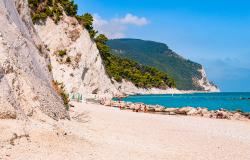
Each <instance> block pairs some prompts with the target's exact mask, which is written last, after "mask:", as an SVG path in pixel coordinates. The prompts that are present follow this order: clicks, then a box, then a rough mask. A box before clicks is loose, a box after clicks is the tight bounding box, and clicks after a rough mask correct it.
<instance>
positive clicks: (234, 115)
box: [100, 99, 250, 121]
mask: <svg viewBox="0 0 250 160" xmlns="http://www.w3.org/2000/svg"><path fill="white" fill-rule="evenodd" d="M100 104H101V105H103V106H108V107H113V108H119V109H120V110H132V111H133V112H144V113H154V114H162V115H182V116H198V117H205V118H212V119H227V120H240V121H250V113H249V112H242V111H229V110H226V109H219V110H208V108H205V107H190V106H186V107H175V108H172V107H165V106H160V105H147V104H144V103H132V102H124V101H121V99H120V100H119V99H118V100H117V101H116V100H104V99H103V100H101V101H100Z"/></svg>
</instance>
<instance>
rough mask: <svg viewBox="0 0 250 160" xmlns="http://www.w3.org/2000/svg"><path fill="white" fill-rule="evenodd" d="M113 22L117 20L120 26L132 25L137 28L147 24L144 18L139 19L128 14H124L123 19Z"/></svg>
mask: <svg viewBox="0 0 250 160" xmlns="http://www.w3.org/2000/svg"><path fill="white" fill-rule="evenodd" d="M115 20H117V21H118V22H120V23H122V24H134V25H137V26H144V25H147V24H149V21H148V20H147V19H146V18H145V17H141V18H140V17H137V16H135V15H132V14H130V13H128V14H126V16H125V17H124V18H120V19H115Z"/></svg>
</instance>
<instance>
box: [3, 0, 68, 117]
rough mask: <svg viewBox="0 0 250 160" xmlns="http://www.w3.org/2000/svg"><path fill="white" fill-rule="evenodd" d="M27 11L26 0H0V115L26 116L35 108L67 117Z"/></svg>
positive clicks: (50, 114)
mask: <svg viewBox="0 0 250 160" xmlns="http://www.w3.org/2000/svg"><path fill="white" fill-rule="evenodd" d="M28 13H29V10H28V5H27V1H26V0H16V1H14V0H1V1H0V119H1V118H27V116H31V115H32V113H34V111H36V110H41V111H42V112H43V113H45V114H47V115H49V116H50V117H52V118H54V119H59V118H66V117H68V115H67V112H66V110H65V107H64V105H63V103H62V101H61V99H60V98H59V97H58V95H57V94H56V93H55V92H54V90H53V89H52V87H51V80H52V79H51V76H49V72H48V69H47V65H48V59H47V60H46V58H45V57H46V54H45V53H44V54H42V52H41V51H42V48H43V47H42V44H40V46H39V38H38V37H37V36H36V34H35V32H34V30H33V24H32V23H31V19H30V17H29V14H28Z"/></svg>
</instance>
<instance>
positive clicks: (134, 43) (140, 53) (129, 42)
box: [107, 39, 203, 90]
mask: <svg viewBox="0 0 250 160" xmlns="http://www.w3.org/2000/svg"><path fill="white" fill-rule="evenodd" d="M107 44H108V46H109V47H110V48H111V50H112V53H113V54H115V55H117V56H121V57H125V58H129V59H132V60H134V61H137V62H139V63H141V64H144V65H148V66H152V67H155V68H157V69H159V70H161V71H163V72H167V73H168V74H169V75H170V76H171V77H173V78H174V80H175V81H176V86H177V88H178V89H183V90H203V88H201V87H200V86H199V85H198V84H197V83H195V82H194V79H201V76H202V75H201V73H200V72H199V71H198V70H199V69H201V68H202V66H201V65H200V64H198V63H195V62H192V61H190V60H187V59H184V58H183V57H181V56H179V55H178V54H176V53H175V52H173V51H172V50H170V49H169V48H168V46H167V45H166V44H163V43H157V42H153V41H144V40H139V39H114V40H110V41H108V42H107Z"/></svg>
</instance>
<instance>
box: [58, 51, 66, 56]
mask: <svg viewBox="0 0 250 160" xmlns="http://www.w3.org/2000/svg"><path fill="white" fill-rule="evenodd" d="M58 55H59V56H60V57H64V56H65V55H67V51H66V50H60V51H58Z"/></svg>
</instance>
